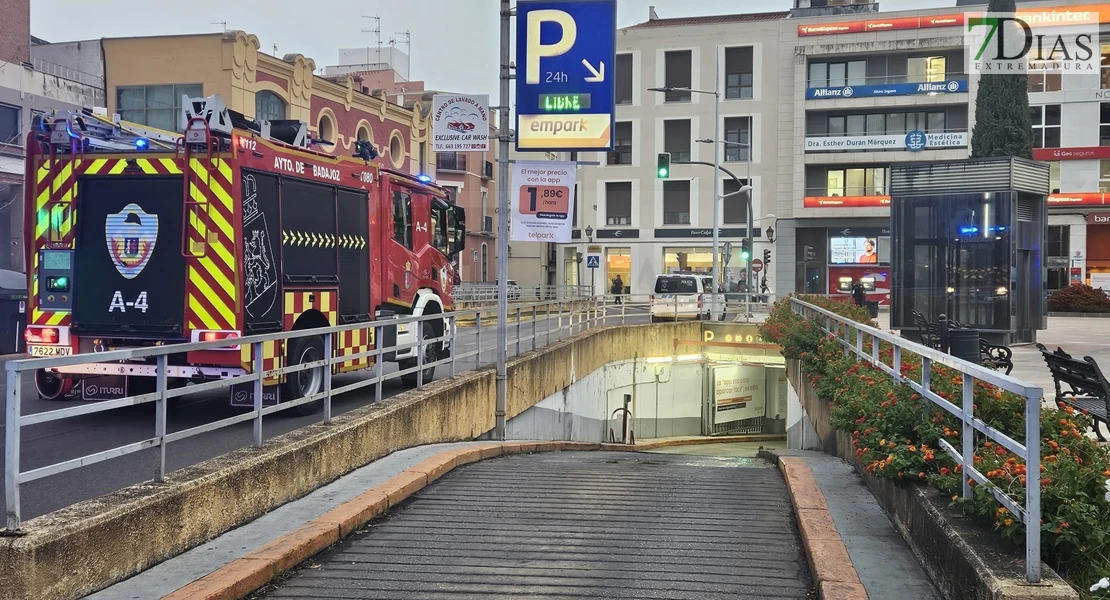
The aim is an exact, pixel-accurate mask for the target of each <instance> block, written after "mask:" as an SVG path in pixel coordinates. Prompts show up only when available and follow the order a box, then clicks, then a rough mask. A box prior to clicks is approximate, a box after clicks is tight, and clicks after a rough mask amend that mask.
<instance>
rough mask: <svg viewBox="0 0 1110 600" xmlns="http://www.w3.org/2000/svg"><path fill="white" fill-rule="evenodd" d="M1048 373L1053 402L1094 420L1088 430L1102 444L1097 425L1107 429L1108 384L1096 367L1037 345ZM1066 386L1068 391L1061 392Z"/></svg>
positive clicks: (1086, 360)
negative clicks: (1073, 409)
mask: <svg viewBox="0 0 1110 600" xmlns="http://www.w3.org/2000/svg"><path fill="white" fill-rule="evenodd" d="M1037 349H1038V350H1040V351H1041V356H1042V357H1043V358H1044V362H1045V364H1047V365H1048V370H1049V371H1050V372H1051V373H1052V383H1053V384H1055V386H1056V402H1063V403H1064V404H1066V405H1068V406H1071V407H1072V408H1076V409H1078V410H1081V411H1083V412H1084V413H1086V414H1088V415H1090V417H1091V419H1093V420H1094V426H1093V427H1092V429H1094V431H1095V436H1096V437H1098V439H1099V441H1103V442H1105V441H1106V437H1105V436H1104V435H1103V433H1102V431H1101V429H1100V428H1099V426H1098V424H1099V423H1100V422H1101V423H1103V424H1105V425H1108V426H1110V383H1107V381H1106V376H1105V375H1103V374H1102V369H1100V368H1099V367H1098V363H1096V362H1095V359H1093V358H1091V357H1090V356H1085V357H1083V360H1079V359H1077V358H1074V357H1072V355H1070V354H1068V353H1067V352H1064V351H1063V350H1062V349H1060V348H1056V350H1055V351H1052V352H1049V351H1048V348H1045V347H1044V345H1042V344H1037ZM1061 384H1066V385H1067V386H1068V388H1069V389H1066V390H1065V389H1062V387H1061Z"/></svg>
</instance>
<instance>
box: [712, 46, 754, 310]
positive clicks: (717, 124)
mask: <svg viewBox="0 0 1110 600" xmlns="http://www.w3.org/2000/svg"><path fill="white" fill-rule="evenodd" d="M714 48H715V49H714V59H715V60H714V61H713V289H712V290H710V293H711V294H713V295H712V296H710V298H712V299H713V301H712V303H711V305H712V308H711V309H710V311H709V314H710V318H711V319H712V320H713V321H716V320H718V319H721V320H723V316H722V315H721V314H719V313H718V312H717V310H718V304H717V301H718V295H717V290H719V289H720V285H721V268H720V260H721V238H720V227H721V201H722V199H721V191H722V190H721V144H720V141H719V140H720V139H721V92H720V88H721V81H720V78H721V52H720V49H719V48H716V47H714ZM748 227H751V224H750V223H749V224H748Z"/></svg>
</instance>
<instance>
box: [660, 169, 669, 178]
mask: <svg viewBox="0 0 1110 600" xmlns="http://www.w3.org/2000/svg"><path fill="white" fill-rule="evenodd" d="M659 176H660V177H666V176H667V170H666V169H662V168H661V169H659Z"/></svg>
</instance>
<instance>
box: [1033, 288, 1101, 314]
mask: <svg viewBox="0 0 1110 600" xmlns="http://www.w3.org/2000/svg"><path fill="white" fill-rule="evenodd" d="M1048 310H1050V311H1052V312H1077V313H1103V312H1110V297H1107V295H1106V293H1105V292H1103V291H1102V290H1101V289H1096V288H1093V287H1091V286H1089V285H1069V286H1067V287H1064V288H1060V289H1058V290H1056V291H1055V292H1053V293H1052V295H1051V296H1049V297H1048Z"/></svg>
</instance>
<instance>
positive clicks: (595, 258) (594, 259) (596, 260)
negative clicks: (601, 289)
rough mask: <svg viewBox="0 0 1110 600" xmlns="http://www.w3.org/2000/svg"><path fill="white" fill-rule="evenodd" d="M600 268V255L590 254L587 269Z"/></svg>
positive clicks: (587, 258)
mask: <svg viewBox="0 0 1110 600" xmlns="http://www.w3.org/2000/svg"><path fill="white" fill-rule="evenodd" d="M600 267H601V255H600V254H589V255H587V256H586V268H587V269H598V268H600Z"/></svg>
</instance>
